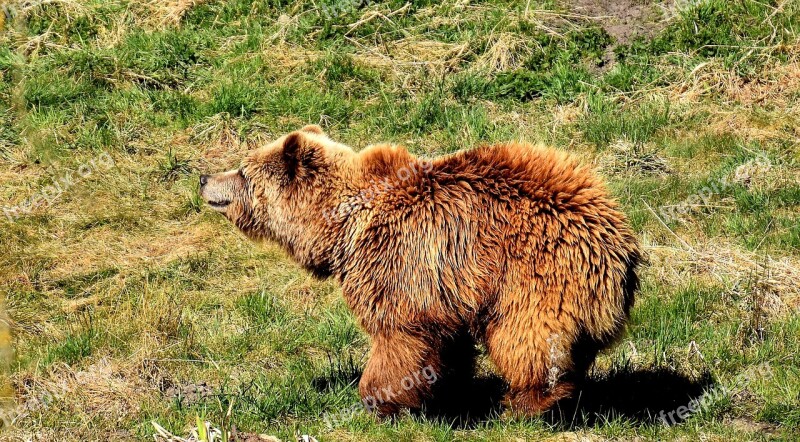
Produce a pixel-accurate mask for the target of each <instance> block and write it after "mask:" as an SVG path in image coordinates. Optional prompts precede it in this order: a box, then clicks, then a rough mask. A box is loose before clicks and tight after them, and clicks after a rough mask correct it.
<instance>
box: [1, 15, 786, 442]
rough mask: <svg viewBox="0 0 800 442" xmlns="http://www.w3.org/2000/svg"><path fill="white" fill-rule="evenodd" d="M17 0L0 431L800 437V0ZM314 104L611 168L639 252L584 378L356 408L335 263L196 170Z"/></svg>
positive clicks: (414, 144)
mask: <svg viewBox="0 0 800 442" xmlns="http://www.w3.org/2000/svg"><path fill="white" fill-rule="evenodd" d="M2 4H3V13H4V14H3V15H2V17H3V18H2V34H0V73H1V75H2V77H0V103H2V106H0V115H2V119H1V123H2V125H0V164H1V165H2V167H0V204H1V205H2V210H3V216H1V217H0V293H1V294H2V298H0V299H4V311H5V312H4V313H2V311H3V309H0V313H1V314H2V316H0V319H3V320H2V321H0V350H1V351H0V365H2V367H3V369H2V381H0V391H2V397H3V399H2V400H3V404H2V406H0V414H2V416H0V417H2V421H0V422H2V424H3V428H2V429H0V440H20V441H21V440H48V441H69V440H81V441H83V440H114V441H117V440H140V439H145V440H153V435H154V434H156V433H157V430H156V427H155V426H154V425H153V424H152V422H156V423H157V424H158V425H159V426H161V427H163V429H164V432H165V433H171V434H174V435H176V436H180V437H188V436H189V434H190V433H191V431H192V429H193V428H194V427H196V426H197V419H198V418H200V419H202V420H206V421H209V422H211V423H212V424H213V426H214V427H215V428H220V429H224V430H231V431H235V432H236V433H237V435H236V436H235V437H236V440H250V441H253V440H258V439H257V438H258V436H257V435H258V434H269V435H273V436H276V437H278V438H280V439H281V440H284V441H291V440H294V439H295V437H296V436H298V435H303V434H308V435H313V436H314V437H316V438H317V439H318V440H320V441H331V440H335V441H339V440H358V441H362V440H370V441H371V440H386V441H393V440H409V441H410V440H437V441H448V440H490V439H499V440H540V439H546V440H559V441H568V440H570V441H571V440H590V441H594V440H605V439H613V440H633V439H636V440H706V441H720V440H724V441H726V442H727V441H732V440H772V439H782V440H797V438H798V437H800V436H798V435H799V434H800V311H798V307H800V287H799V285H800V283H799V282H798V281H800V222H799V221H800V39H799V38H798V35H799V34H800V2H798V1H795V0H758V1H756V0H729V1H725V0H696V1H695V0H683V1H677V2H676V1H670V0H663V1H645V0H615V1H608V2H602V1H594V0H575V1H571V0H558V1H556V0H527V1H520V2H512V1H506V0H486V1H472V2H470V1H468V0H458V1H453V0H442V1H437V2H434V1H427V0H420V1H411V2H405V1H402V0H391V1H387V2H372V1H368V0H367V1H363V0H294V1H292V0H288V1H283V0H227V1H226V0H216V1H202V0H168V1H166V0H165V1H156V0H150V1H132V0H131V1H126V0H106V1H101V0H48V1H37V0H27V1H24V2H3V3H2ZM308 123H319V124H321V125H322V126H323V127H324V128H325V129H326V131H327V132H328V133H329V134H330V135H331V136H332V137H333V138H334V139H337V140H339V141H342V142H344V143H347V144H350V145H352V146H354V147H355V148H356V149H361V148H363V147H364V146H366V145H369V144H372V143H376V142H380V141H391V142H398V143H403V144H405V145H406V146H407V147H408V148H409V149H410V150H411V151H413V152H415V153H417V154H424V155H436V154H445V153H448V152H453V151H455V150H458V149H462V148H468V147H470V146H474V145H477V144H481V143H491V142H495V141H503V140H510V139H522V140H528V141H532V142H541V143H546V144H550V145H553V146H556V147H558V148H560V149H563V150H566V151H569V152H572V153H574V154H575V155H578V156H579V157H581V158H582V159H583V161H584V162H585V163H589V164H592V165H594V166H595V167H596V168H597V170H598V171H599V173H600V174H602V175H603V176H604V177H605V178H606V179H607V181H608V182H609V185H610V188H611V189H612V191H613V193H614V194H615V195H616V196H617V198H618V199H619V200H620V202H621V204H622V207H623V209H624V211H625V212H626V213H627V214H628V216H629V217H630V220H631V223H632V225H633V227H634V228H635V230H636V232H637V234H638V235H639V237H640V238H641V241H642V243H643V245H644V248H645V250H646V252H647V254H648V264H647V266H646V267H645V268H644V269H643V270H642V281H643V283H642V289H641V292H640V294H639V295H638V298H637V302H636V305H635V307H634V309H633V313H632V318H631V321H630V324H629V327H628V331H627V333H626V335H625V336H624V337H623V339H622V340H621V342H620V343H619V345H617V346H616V347H615V348H614V349H612V350H609V351H608V352H606V353H604V354H602V355H601V356H600V357H599V359H598V361H597V363H596V364H595V366H594V367H593V369H592V372H591V374H590V379H589V380H588V381H587V384H586V386H585V388H584V391H583V392H582V393H581V396H580V398H579V399H578V400H576V401H575V400H573V401H571V402H569V403H564V404H563V405H561V406H560V407H559V409H558V410H555V411H554V412H553V413H550V414H548V415H545V416H542V417H540V418H537V419H529V420H521V419H513V418H511V417H508V416H507V415H503V414H501V410H498V409H497V408H495V407H489V413H479V411H478V410H479V408H480V409H481V410H483V409H484V408H486V407H484V406H483V405H481V404H478V402H480V401H484V402H486V401H489V402H487V403H489V405H491V402H490V400H492V399H493V398H495V399H496V397H494V396H492V395H491V394H490V395H488V396H487V395H484V394H482V393H479V391H481V390H480V389H479V388H477V387H475V391H476V394H475V396H476V411H475V413H474V416H472V418H471V419H468V420H466V421H460V422H456V423H452V422H450V421H448V420H446V419H435V418H424V417H419V416H410V415H409V416H404V417H401V418H399V419H397V420H396V421H393V422H379V421H377V420H375V419H374V418H373V417H372V416H370V415H368V414H366V413H363V412H361V413H355V414H353V415H352V416H351V415H349V414H348V415H346V416H345V415H344V414H342V410H348V409H351V408H353V406H354V404H357V403H358V393H357V387H356V383H357V379H358V376H359V374H360V370H361V368H362V367H363V364H364V362H365V359H366V352H367V350H368V347H369V342H368V340H367V338H366V337H365V335H364V334H363V333H362V332H361V331H360V330H359V329H358V327H357V325H356V324H355V322H354V319H353V317H352V316H351V315H350V313H349V312H348V309H347V307H346V306H345V305H344V302H343V300H342V298H341V293H340V290H339V289H338V288H337V287H336V286H335V284H334V283H333V282H331V281H319V280H315V279H313V278H312V277H311V276H310V275H308V274H306V273H305V272H303V271H302V270H301V269H300V268H298V267H297V266H296V265H294V264H293V263H292V262H291V261H289V260H288V259H287V257H286V255H285V254H284V253H283V252H282V251H280V250H279V249H277V248H275V247H273V246H270V245H265V246H258V245H254V244H252V243H250V242H248V241H247V240H245V239H244V238H243V237H242V236H241V235H240V234H238V233H236V232H235V231H234V229H233V227H232V226H231V225H229V223H227V221H225V220H224V219H222V217H220V216H219V215H218V214H216V213H213V212H212V211H211V210H209V209H208V208H205V207H203V205H202V204H201V199H200V198H199V196H198V194H197V181H198V176H199V175H200V174H201V173H208V172H217V171H221V170H225V169H229V168H231V167H235V166H236V165H238V162H239V161H240V159H241V158H242V157H243V155H244V154H245V152H246V151H247V150H248V149H250V148H252V147H253V146H254V145H257V144H258V143H260V142H263V141H266V140H270V139H274V138H276V137H278V136H280V135H282V134H284V133H286V132H288V131H291V130H294V129H297V128H299V127H300V126H302V125H304V124H308ZM481 367H482V370H484V371H485V373H483V375H484V377H486V375H488V373H489V372H490V369H491V367H490V366H489V364H488V362H486V361H483V362H482V363H481ZM485 383H486V384H490V383H491V378H486V379H485ZM488 390H491V389H488ZM703 392H705V393H706V394H705V395H704V396H701V395H702V393H703ZM495 396H496V395H495ZM698 398H700V400H699V401H698V400H697V399H698ZM692 399H695V402H693V403H691V404H690V401H691V400H692ZM698 404H699V405H698ZM690 405H692V407H693V408H696V410H695V411H694V412H687V411H686V410H687V408H688V407H689V406H690ZM481 407H483V408H481ZM682 407H686V408H682ZM662 411H663V412H664V413H663V414H662V413H661V412H662ZM670 412H672V415H671V416H672V417H669V416H670V415H669V413H670ZM678 414H681V415H682V416H678ZM340 415H341V416H344V417H342V418H336V419H330V417H331V416H335V417H339V416H340ZM326 416H327V417H329V419H327V421H326V419H325V417H326ZM664 416H666V418H665V419H664V418H662V417H664ZM665 420H666V421H668V422H670V423H674V425H666V424H665V422H664V421H665ZM160 440H164V438H163V437H162V439H160Z"/></svg>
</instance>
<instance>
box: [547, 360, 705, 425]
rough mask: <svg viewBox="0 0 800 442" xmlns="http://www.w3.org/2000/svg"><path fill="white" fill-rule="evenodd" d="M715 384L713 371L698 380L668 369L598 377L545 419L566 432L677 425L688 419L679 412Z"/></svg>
mask: <svg viewBox="0 0 800 442" xmlns="http://www.w3.org/2000/svg"><path fill="white" fill-rule="evenodd" d="M714 384H715V383H714V380H713V377H712V376H711V374H710V373H709V372H708V371H706V372H703V373H702V374H701V375H700V376H697V377H689V376H687V375H685V374H682V373H680V372H678V371H676V370H674V369H671V368H666V367H660V368H650V369H629V368H622V369H618V370H612V371H610V372H606V373H598V372H596V371H595V372H593V373H591V374H589V375H588V376H587V377H586V378H585V379H584V381H583V382H582V383H581V384H580V385H579V387H578V388H577V389H576V391H575V393H574V394H573V395H572V397H570V398H568V399H563V400H561V401H559V402H558V403H556V405H555V406H553V408H551V409H550V410H549V411H548V412H547V413H545V414H544V415H543V416H542V418H543V419H544V420H545V421H547V422H548V423H550V424H552V425H554V426H555V427H557V428H561V429H565V430H573V429H578V428H586V427H594V426H595V425H597V424H602V423H606V422H609V421H612V420H615V419H621V420H625V421H628V422H629V423H631V424H633V425H649V424H667V425H676V424H679V423H681V422H683V421H684V420H686V419H687V418H688V417H689V416H688V415H686V414H684V417H683V418H681V417H680V416H679V415H678V413H677V412H676V411H677V410H678V409H679V408H680V407H688V406H689V403H690V402H692V401H693V400H700V398H701V397H702V396H703V394H704V393H705V392H706V391H708V390H709V389H710V388H712V387H713V385H714ZM670 413H671V414H670Z"/></svg>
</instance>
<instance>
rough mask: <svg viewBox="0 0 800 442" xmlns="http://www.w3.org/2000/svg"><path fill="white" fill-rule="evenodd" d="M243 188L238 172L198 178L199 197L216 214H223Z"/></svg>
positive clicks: (241, 178)
mask: <svg viewBox="0 0 800 442" xmlns="http://www.w3.org/2000/svg"><path fill="white" fill-rule="evenodd" d="M243 187H244V177H242V174H241V173H240V172H239V170H231V171H228V172H223V173H217V174H214V175H201V176H200V196H201V197H202V198H203V200H205V202H206V203H208V205H209V206H210V207H211V208H212V209H214V210H216V211H217V212H225V210H226V209H227V208H228V206H229V205H230V204H231V202H233V200H234V199H235V198H236V196H237V195H238V194H239V193H240V192H241V191H242V190H243Z"/></svg>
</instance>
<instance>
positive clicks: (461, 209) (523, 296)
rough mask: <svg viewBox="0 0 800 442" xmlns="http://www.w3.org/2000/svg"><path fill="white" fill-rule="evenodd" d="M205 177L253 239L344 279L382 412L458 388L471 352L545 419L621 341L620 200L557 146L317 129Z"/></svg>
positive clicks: (632, 275) (626, 282)
mask: <svg viewBox="0 0 800 442" xmlns="http://www.w3.org/2000/svg"><path fill="white" fill-rule="evenodd" d="M200 183H201V194H202V196H203V198H204V199H205V200H206V201H207V202H208V204H209V205H210V206H211V207H212V208H214V209H215V210H217V211H219V212H221V213H222V214H224V215H225V216H226V217H227V218H228V219H229V220H230V221H231V222H232V223H233V224H235V225H236V227H238V228H239V229H240V230H241V231H242V232H244V234H246V235H247V236H248V237H250V238H252V239H256V240H269V241H274V242H277V243H278V244H280V245H281V246H283V248H285V250H286V251H287V252H288V254H289V255H290V256H291V257H292V258H294V260H296V261H297V262H298V263H299V264H301V265H302V266H303V267H305V268H306V269H308V270H309V271H311V272H312V273H313V274H315V275H317V276H320V277H329V276H330V277H334V278H336V279H337V280H338V282H339V283H340V284H341V287H342V292H343V295H344V297H345V299H346V301H347V303H348V305H349V307H350V308H351V309H352V311H353V312H354V314H355V315H356V316H357V318H358V320H359V322H360V324H361V326H362V327H363V329H364V330H365V331H366V333H368V334H369V336H370V338H371V344H372V348H371V352H370V357H369V361H368V362H367V364H366V367H365V369H364V372H363V374H362V377H361V380H360V383H359V392H360V394H361V396H362V398H363V399H364V402H365V404H369V405H370V406H372V407H375V409H376V411H377V412H378V414H380V415H391V414H394V413H396V412H398V411H399V410H400V409H401V408H409V409H413V410H419V409H420V408H421V407H423V406H426V405H425V404H427V403H428V402H429V401H435V400H436V399H437V398H436V396H437V394H438V393H437V391H439V390H437V389H436V386H437V385H438V384H439V383H440V382H443V381H447V380H448V379H450V380H451V381H452V380H458V382H461V381H462V380H464V379H467V378H468V377H469V376H471V370H472V369H473V367H474V358H475V356H476V350H475V346H476V344H479V343H482V344H483V345H485V348H486V352H487V353H488V356H489V358H490V360H491V361H492V363H493V364H494V367H495V368H496V370H497V372H498V373H499V374H500V376H501V377H502V378H503V379H504V381H505V382H506V383H507V393H506V399H505V401H504V403H505V404H506V405H507V406H509V407H510V408H511V410H512V412H513V413H515V414H522V415H535V414H538V413H540V412H542V411H544V410H547V409H548V408H549V407H551V406H552V405H553V404H554V403H555V402H556V401H558V400H559V399H561V398H564V397H567V396H569V395H570V394H571V393H572V391H573V389H574V387H575V383H576V381H578V380H579V379H581V378H582V376H583V375H584V374H585V372H586V370H587V369H588V367H589V365H590V364H591V363H592V362H593V361H594V359H595V357H596V355H597V352H598V351H599V350H601V349H603V348H605V347H607V346H609V345H610V344H611V343H612V341H614V339H615V338H616V337H617V336H618V335H619V334H620V332H621V330H622V328H623V326H624V323H625V321H626V320H627V318H628V311H629V309H630V307H631V305H632V304H633V298H634V292H635V290H636V288H637V286H638V278H637V275H636V269H637V266H638V265H639V263H640V260H641V255H640V251H639V246H638V243H637V240H636V237H635V236H634V233H633V232H632V230H631V229H630V227H629V226H628V224H627V221H626V218H625V216H624V215H623V214H622V213H621V212H620V210H619V208H618V206H617V203H616V202H614V200H613V199H612V198H611V197H609V195H608V192H607V191H606V189H605V187H604V186H603V185H602V183H601V182H600V180H599V179H598V178H597V177H596V176H595V175H594V174H593V173H592V172H591V170H589V169H588V168H586V167H582V166H580V165H578V163H577V162H576V160H574V159H572V158H570V157H569V156H567V155H565V154H563V153H559V152H558V151H555V150H552V149H546V148H540V147H535V146H531V145H528V144H523V143H506V144H498V145H494V146H484V147H478V148H476V149H473V150H466V151H461V152H458V153H455V154H452V155H446V156H443V157H439V158H435V159H432V160H423V159H421V158H418V157H415V156H414V155H411V154H410V153H408V152H407V151H406V150H405V149H403V148H402V147H398V146H394V145H388V144H381V145H373V146H370V147H367V148H365V149H364V150H362V151H360V152H354V151H353V150H352V149H351V148H350V147H348V146H345V145H343V144H339V143H336V142H334V141H332V140H331V139H330V138H329V137H328V136H327V135H326V134H325V133H324V132H323V131H322V129H321V128H320V127H319V126H314V125H312V126H306V127H304V128H302V129H301V130H299V131H296V132H292V133H290V134H288V135H285V136H283V137H281V138H279V139H278V140H277V141H275V142H273V143H271V144H269V145H267V146H264V147H261V148H258V149H256V150H254V151H253V152H251V153H250V154H249V155H247V157H246V158H245V159H244V161H243V163H242V166H241V168H239V169H236V170H232V171H229V172H224V173H219V174H216V175H208V176H206V175H204V176H202V177H201V178H200ZM423 371H426V372H433V373H436V374H437V377H436V379H437V381H436V382H435V383H433V382H430V381H428V382H425V381H424V380H421V379H420V375H419V373H421V372H423ZM426 379H429V380H430V378H429V377H426Z"/></svg>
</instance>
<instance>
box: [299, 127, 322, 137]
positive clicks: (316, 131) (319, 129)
mask: <svg viewBox="0 0 800 442" xmlns="http://www.w3.org/2000/svg"><path fill="white" fill-rule="evenodd" d="M300 130H301V131H303V132H308V133H311V134H317V135H325V131H324V130H322V127H321V126H319V125H318V124H307V125H305V126H303V128H302V129H300Z"/></svg>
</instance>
